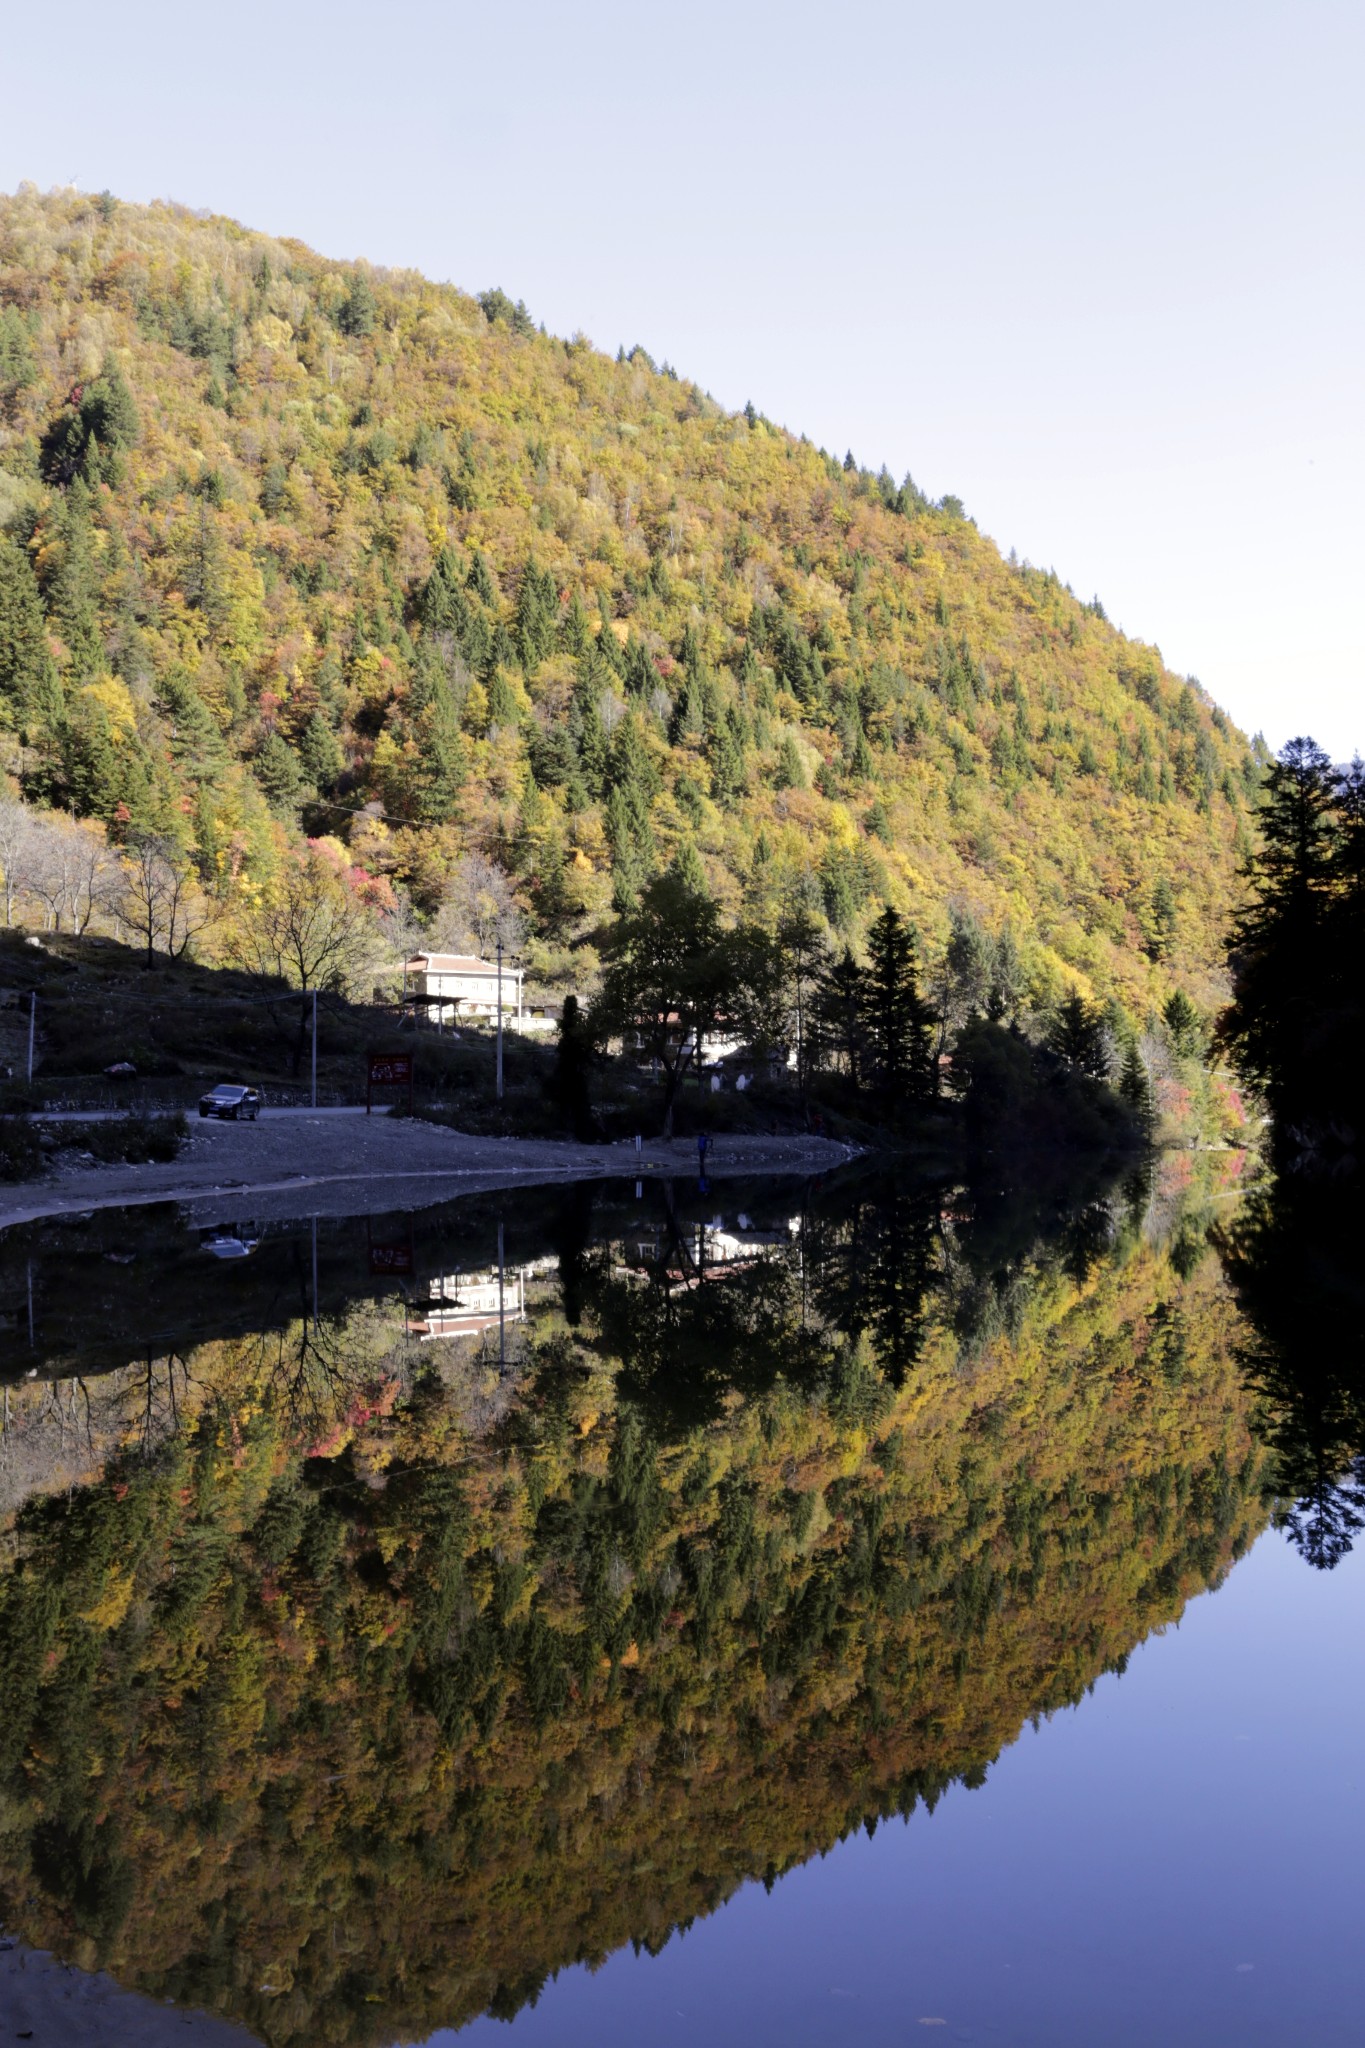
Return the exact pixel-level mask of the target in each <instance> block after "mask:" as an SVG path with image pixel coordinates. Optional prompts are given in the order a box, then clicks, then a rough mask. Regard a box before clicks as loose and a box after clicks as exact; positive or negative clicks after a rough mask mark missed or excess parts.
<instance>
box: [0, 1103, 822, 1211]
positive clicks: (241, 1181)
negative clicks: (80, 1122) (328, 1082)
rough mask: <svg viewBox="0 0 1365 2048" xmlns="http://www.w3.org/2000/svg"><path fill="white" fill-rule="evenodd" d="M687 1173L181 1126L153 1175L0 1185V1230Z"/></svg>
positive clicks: (787, 1171) (772, 1150)
mask: <svg viewBox="0 0 1365 2048" xmlns="http://www.w3.org/2000/svg"><path fill="white" fill-rule="evenodd" d="M861 1156H862V1154H861V1152H860V1149H859V1148H858V1147H857V1146H854V1145H849V1144H844V1143H842V1142H840V1141H838V1140H836V1139H833V1138H820V1137H815V1136H803V1137H776V1136H775V1137H757V1136H753V1135H749V1134H735V1135H728V1134H727V1135H723V1136H721V1137H720V1138H718V1139H716V1140H715V1141H714V1143H713V1145H712V1147H711V1149H710V1151H709V1152H708V1155H707V1159H706V1177H707V1179H708V1181H710V1180H734V1179H740V1178H747V1177H749V1176H754V1175H765V1176H766V1175H807V1174H817V1175H818V1174H824V1173H830V1172H832V1171H834V1169H835V1168H837V1167H841V1166H845V1165H847V1164H849V1162H850V1161H852V1160H854V1159H857V1158H859V1157H861ZM303 1162H306V1163H303ZM697 1167H698V1160H697V1150H696V1146H695V1144H694V1143H693V1142H692V1141H691V1140H689V1139H681V1138H675V1139H672V1140H664V1139H655V1140H653V1141H651V1142H647V1143H646V1144H644V1145H643V1146H642V1148H641V1150H640V1151H639V1152H637V1151H636V1149H635V1146H634V1144H633V1143H632V1142H630V1141H627V1142H625V1143H618V1144H614V1145H579V1144H575V1143H573V1142H571V1141H568V1140H560V1139H549V1138H477V1137H470V1136H468V1135H466V1134H465V1133H463V1132H460V1131H454V1130H450V1129H448V1128H446V1127H444V1126H442V1125H436V1124H427V1123H423V1122H420V1121H413V1120H410V1119H408V1118H406V1117H403V1118H394V1119H390V1118H388V1117H382V1116H381V1117H375V1118H364V1117H349V1116H348V1117H344V1118H343V1117H335V1116H332V1117H329V1116H327V1115H326V1114H325V1113H323V1114H318V1113H309V1112H306V1111H304V1112H299V1113H297V1114H292V1115H288V1116H284V1115H280V1116H275V1117H267V1118H264V1119H262V1121H261V1122H260V1123H257V1124H246V1125H239V1124H228V1123H207V1124H204V1125H201V1126H199V1127H198V1128H195V1127H192V1128H191V1133H190V1137H189V1139H188V1140H187V1141H186V1145H185V1148H184V1150H183V1151H182V1152H181V1153H180V1155H179V1157H178V1158H176V1159H173V1160H168V1161H167V1162H165V1163H164V1164H161V1165H148V1166H127V1165H120V1166H96V1165H91V1166H89V1167H82V1166H64V1167H61V1168H59V1169H57V1170H56V1171H49V1172H48V1173H47V1174H45V1175H44V1176H42V1177H41V1178H40V1179H37V1180H32V1181H16V1182H12V1183H9V1184H7V1185H4V1186H0V1231H3V1230H6V1229H13V1228H17V1227H18V1226H20V1225H22V1224H25V1223H37V1222H41V1221H43V1220H45V1219H47V1218H56V1217H61V1216H79V1215H84V1214H87V1213H89V1212H90V1211H92V1210H95V1209H121V1208H143V1207H147V1206H150V1205H152V1204H154V1203H157V1202H176V1203H180V1204H182V1205H192V1206H194V1207H196V1208H201V1207H203V1206H204V1205H206V1204H207V1205H209V1206H212V1207H215V1208H218V1209H222V1210H226V1209H231V1210H232V1211H233V1213H235V1214H239V1215H240V1214H244V1213H253V1214H256V1213H264V1211H263V1210H259V1209H256V1208H254V1207H253V1208H252V1209H251V1210H250V1211H248V1210H246V1209H244V1208H243V1204H246V1203H250V1204H253V1205H254V1204H258V1203H263V1204H264V1205H265V1207H266V1208H268V1209H269V1210H271V1211H272V1212H277V1213H289V1214H293V1215H315V1214H323V1213H326V1214H356V1213H359V1212H360V1211H363V1210H365V1209H372V1210H376V1211H377V1210H379V1209H382V1208H385V1207H398V1208H412V1207H416V1208H427V1207H430V1206H431V1205H433V1204H434V1203H437V1202H444V1201H449V1200H451V1199H452V1198H453V1197H455V1196H457V1195H459V1194H462V1193H469V1194H475V1193H481V1192H483V1191H485V1190H488V1189H492V1188H496V1187H516V1186H519V1185H523V1186H530V1185H536V1184H547V1183H551V1182H563V1181H575V1180H659V1179H672V1180H677V1179H685V1178H695V1177H696V1176H697ZM400 1187H406V1188H407V1189H408V1190H409V1195H408V1198H407V1199H400V1198H399V1197H398V1191H399V1189H400ZM381 1191H382V1192H381ZM372 1194H373V1198H371V1196H372ZM339 1196H341V1197H342V1198H343V1206H340V1207H338V1206H337V1204H338V1197H339Z"/></svg>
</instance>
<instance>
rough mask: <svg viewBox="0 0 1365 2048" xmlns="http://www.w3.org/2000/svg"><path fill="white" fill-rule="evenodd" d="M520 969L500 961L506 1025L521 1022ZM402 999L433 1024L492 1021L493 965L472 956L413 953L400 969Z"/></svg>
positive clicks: (495, 976)
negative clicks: (457, 1021) (401, 971)
mask: <svg viewBox="0 0 1365 2048" xmlns="http://www.w3.org/2000/svg"><path fill="white" fill-rule="evenodd" d="M523 978H524V976H523V970H522V969H521V968H520V967H510V966H508V964H507V963H506V961H504V962H503V969H502V1014H503V1019H504V1021H505V1022H506V1023H509V1024H510V1023H520V1021H521V984H522V980H523ZM403 995H404V1000H405V1001H406V1002H408V1003H410V1004H411V1005H412V1006H413V1007H414V1008H415V1009H417V1010H419V1011H422V1010H424V1011H425V1012H426V1014H427V1016H428V1018H429V1019H430V1020H431V1022H432V1023H435V1024H453V1023H455V1022H456V1020H457V1018H458V1019H459V1020H460V1021H462V1022H463V1021H466V1020H468V1019H472V1018H480V1017H483V1018H494V1017H496V1016H497V1014H498V970H497V966H496V964H495V963H494V962H492V961H489V960H477V959H475V957H474V956H473V954H472V953H414V954H413V956H412V958H411V959H410V960H408V961H405V962H404V966H403Z"/></svg>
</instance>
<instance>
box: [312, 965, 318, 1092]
mask: <svg viewBox="0 0 1365 2048" xmlns="http://www.w3.org/2000/svg"><path fill="white" fill-rule="evenodd" d="M317 1106H318V992H317V990H316V989H314V990H313V1107H314V1109H316V1108H317Z"/></svg>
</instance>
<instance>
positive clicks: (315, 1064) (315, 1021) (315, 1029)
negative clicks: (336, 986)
mask: <svg viewBox="0 0 1365 2048" xmlns="http://www.w3.org/2000/svg"><path fill="white" fill-rule="evenodd" d="M317 1106H318V992H317V990H316V989H314V990H313V1107H314V1109H316V1108H317ZM313 1246H314V1250H316V1248H317V1225H316V1224H314V1226H313Z"/></svg>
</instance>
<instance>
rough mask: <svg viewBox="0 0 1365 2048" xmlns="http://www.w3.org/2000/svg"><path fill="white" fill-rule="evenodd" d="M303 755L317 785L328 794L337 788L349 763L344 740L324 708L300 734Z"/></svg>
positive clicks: (301, 756) (304, 764)
mask: <svg viewBox="0 0 1365 2048" xmlns="http://www.w3.org/2000/svg"><path fill="white" fill-rule="evenodd" d="M299 759H300V761H301V762H302V764H303V771H304V774H305V775H306V776H307V777H308V780H309V781H310V782H311V783H312V785H313V787H314V788H315V789H317V790H320V791H322V793H323V794H324V795H325V794H326V792H327V791H328V790H330V789H335V788H336V785H337V783H338V782H339V781H340V780H341V773H342V770H343V768H344V767H345V765H346V760H345V756H344V755H343V753H342V751H341V746H340V743H339V741H338V739H337V736H336V734H335V733H334V732H333V730H332V728H331V726H330V725H329V724H328V722H327V720H326V718H325V717H324V716H323V714H322V712H321V711H315V712H314V713H313V714H312V716H311V717H310V718H309V720H308V723H307V724H306V725H305V726H304V728H303V731H302V733H301V734H300V735H299Z"/></svg>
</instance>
